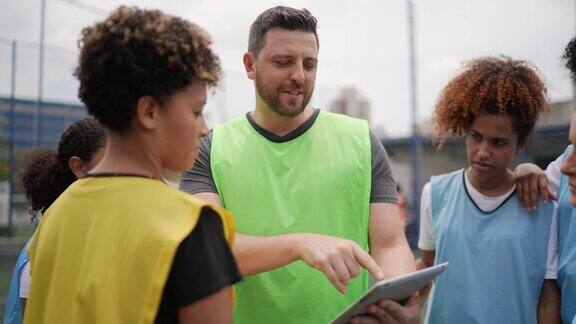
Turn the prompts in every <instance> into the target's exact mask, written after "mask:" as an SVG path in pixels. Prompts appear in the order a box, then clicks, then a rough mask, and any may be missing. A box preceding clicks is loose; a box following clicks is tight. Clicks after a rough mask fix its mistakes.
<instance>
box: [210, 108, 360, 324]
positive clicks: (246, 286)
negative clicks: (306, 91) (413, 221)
mask: <svg viewBox="0 0 576 324" xmlns="http://www.w3.org/2000/svg"><path fill="white" fill-rule="evenodd" d="M210 161H211V168H212V175H213V177H214V181H215V183H216V187H217V189H218V193H219V195H220V197H221V199H222V203H223V205H224V207H226V208H227V209H229V210H230V211H232V213H233V215H234V217H235V218H236V224H237V231H238V232H239V233H242V234H250V235H259V236H269V235H275V234H284V233H297V232H309V233H318V234H325V235H330V236H336V237H341V238H347V239H350V240H354V241H356V242H357V243H358V244H359V245H360V246H361V247H362V248H363V249H365V250H367V249H368V220H369V216H368V211H369V201H370V188H371V150H370V137H369V130H368V125H367V123H366V122H365V121H363V120H358V119H353V118H349V117H346V116H343V115H337V114H332V113H328V112H324V111H321V112H320V114H319V115H318V117H317V119H316V121H315V122H314V125H312V127H311V128H310V129H308V130H307V131H306V132H305V133H304V134H302V135H300V136H299V137H297V138H295V139H293V140H290V141H286V142H282V143H275V142H271V141H270V140H268V139H266V138H265V137H264V136H262V135H261V134H260V133H258V132H257V131H256V130H255V129H254V128H253V127H252V126H251V125H250V123H249V122H248V120H247V119H246V117H245V116H243V117H241V118H238V119H235V120H232V121H230V122H228V123H226V124H223V125H218V126H215V127H214V131H213V134H212V148H211V156H210ZM236 287H237V290H236V292H237V298H236V305H235V309H234V322H235V323H242V324H244V323H245V324H259V323H273V324H280V323H314V324H316V323H327V322H328V321H329V320H330V319H331V318H333V317H334V316H335V315H337V314H338V313H339V312H341V311H342V310H343V309H345V308H346V307H347V306H348V305H349V304H351V303H352V302H354V301H355V300H356V299H357V298H359V297H360V296H361V295H362V293H364V292H365V291H366V289H367V287H368V274H367V272H366V271H363V272H362V274H361V275H360V276H358V277H357V278H355V279H353V280H352V281H351V282H350V284H349V286H348V292H347V294H346V295H342V294H340V293H339V292H338V291H337V290H336V288H334V287H333V286H332V284H331V283H330V282H329V281H328V279H327V278H326V277H325V276H324V274H323V273H321V272H320V271H318V270H315V269H313V268H311V267H309V266H308V265H306V264H305V263H304V262H302V261H297V262H294V263H292V264H290V265H287V266H285V267H282V268H279V269H276V270H273V271H268V272H265V273H262V274H258V275H254V276H249V277H245V278H244V279H243V280H242V282H240V283H239V284H238V285H237V286H236Z"/></svg>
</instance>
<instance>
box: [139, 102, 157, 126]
mask: <svg viewBox="0 0 576 324" xmlns="http://www.w3.org/2000/svg"><path fill="white" fill-rule="evenodd" d="M160 108H161V107H160V104H159V103H158V101H156V99H154V98H152V96H143V97H140V99H138V102H136V123H137V124H138V125H140V126H141V127H142V128H144V129H146V130H154V129H156V126H157V123H158V114H159V109H160Z"/></svg>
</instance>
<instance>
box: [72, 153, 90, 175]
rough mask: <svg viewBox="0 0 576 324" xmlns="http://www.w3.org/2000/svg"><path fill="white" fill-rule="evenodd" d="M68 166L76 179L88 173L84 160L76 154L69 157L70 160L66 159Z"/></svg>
mask: <svg viewBox="0 0 576 324" xmlns="http://www.w3.org/2000/svg"><path fill="white" fill-rule="evenodd" d="M68 166H69V167H70V170H72V173H74V175H75V176H76V178H78V179H80V178H82V177H84V176H85V175H86V173H88V169H87V168H86V165H85V164H84V161H82V159H81V158H79V157H77V156H73V157H71V158H70V160H68Z"/></svg>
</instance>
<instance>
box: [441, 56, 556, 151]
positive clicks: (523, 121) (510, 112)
mask: <svg viewBox="0 0 576 324" xmlns="http://www.w3.org/2000/svg"><path fill="white" fill-rule="evenodd" d="M546 95H547V90H546V86H545V85H544V83H543V82H542V80H541V79H540V76H539V73H538V71H537V70H536V68H535V67H533V66H532V65H531V64H530V63H528V62H526V61H520V60H513V59H511V58H509V57H506V56H500V57H484V58H479V59H475V60H472V61H469V62H467V63H466V64H465V65H464V67H463V71H462V72H460V73H459V74H458V75H457V76H456V77H455V78H454V79H452V81H450V82H449V83H448V85H447V86H446V87H445V88H444V89H443V90H442V92H441V94H440V98H439V99H438V102H437V103H436V110H435V113H434V123H435V126H436V130H437V131H438V134H439V136H440V138H441V140H443V139H445V138H446V137H447V136H449V135H451V136H461V135H464V134H466V133H467V132H468V131H469V130H470V126H471V124H472V121H473V120H474V118H475V117H476V116H478V115H479V114H482V113H489V114H504V115H507V116H509V117H510V118H511V119H512V120H513V123H514V125H513V126H514V131H515V132H516V134H518V144H519V145H521V146H523V145H525V144H526V141H527V138H528V135H529V134H530V132H531V131H532V129H533V128H534V124H535V123H536V120H537V119H538V115H539V114H540V113H541V112H547V111H549V110H550V106H549V105H548V102H547V101H546Z"/></svg>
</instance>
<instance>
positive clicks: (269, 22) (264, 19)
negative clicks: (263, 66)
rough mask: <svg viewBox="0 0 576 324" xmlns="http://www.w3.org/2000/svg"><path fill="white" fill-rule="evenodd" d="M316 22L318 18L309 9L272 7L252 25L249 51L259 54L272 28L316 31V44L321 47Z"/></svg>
mask: <svg viewBox="0 0 576 324" xmlns="http://www.w3.org/2000/svg"><path fill="white" fill-rule="evenodd" d="M316 24H317V21H316V18H315V17H314V16H312V14H311V13H310V11H308V10H307V9H302V10H298V9H294V8H290V7H283V6H277V7H274V8H270V9H268V10H266V11H264V12H263V13H261V14H260V15H259V16H258V18H256V20H255V21H254V22H253V23H252V26H250V36H249V37H248V51H249V52H251V53H252V54H253V55H254V56H255V57H256V56H258V54H259V53H260V50H262V48H263V47H264V41H265V37H266V33H267V32H268V31H269V30H270V29H272V28H280V29H286V30H300V31H305V32H310V33H314V36H316V44H317V45H318V47H320V43H319V41H318V33H317V32H316Z"/></svg>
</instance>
